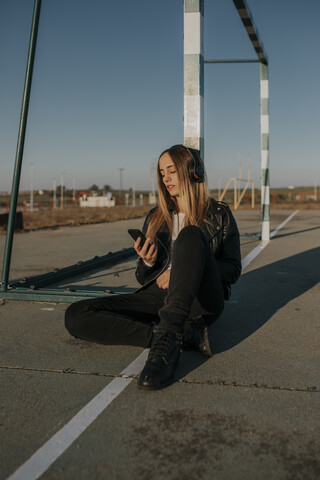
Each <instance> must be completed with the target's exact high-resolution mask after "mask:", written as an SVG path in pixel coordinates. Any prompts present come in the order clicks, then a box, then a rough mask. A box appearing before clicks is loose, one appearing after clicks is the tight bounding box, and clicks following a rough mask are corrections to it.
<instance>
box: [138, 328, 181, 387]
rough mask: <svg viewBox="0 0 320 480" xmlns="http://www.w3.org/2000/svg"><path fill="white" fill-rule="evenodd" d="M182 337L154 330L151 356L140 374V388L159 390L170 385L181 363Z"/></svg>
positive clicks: (173, 333)
mask: <svg viewBox="0 0 320 480" xmlns="http://www.w3.org/2000/svg"><path fill="white" fill-rule="evenodd" d="M180 345H181V335H180V334H178V333H175V332H163V331H159V330H157V329H155V330H154V333H153V338H152V342H151V346H150V351H149V356H148V359H147V361H146V364H145V366H144V368H143V370H142V372H141V374H140V377H139V380H138V387H139V388H145V389H148V390H158V389H160V388H163V387H166V386H167V385H169V383H170V381H171V379H172V377H173V375H174V371H175V369H176V366H177V364H178V361H179V355H180Z"/></svg>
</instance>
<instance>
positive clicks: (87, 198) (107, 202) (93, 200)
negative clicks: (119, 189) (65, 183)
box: [78, 192, 116, 207]
mask: <svg viewBox="0 0 320 480" xmlns="http://www.w3.org/2000/svg"><path fill="white" fill-rule="evenodd" d="M78 196H79V204H80V207H114V206H115V204H116V201H115V199H114V198H113V197H112V194H111V193H110V192H109V193H107V195H94V194H93V195H91V194H90V193H89V192H80V193H79V195H78Z"/></svg>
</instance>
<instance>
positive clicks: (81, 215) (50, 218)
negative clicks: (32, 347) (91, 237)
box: [0, 202, 320, 234]
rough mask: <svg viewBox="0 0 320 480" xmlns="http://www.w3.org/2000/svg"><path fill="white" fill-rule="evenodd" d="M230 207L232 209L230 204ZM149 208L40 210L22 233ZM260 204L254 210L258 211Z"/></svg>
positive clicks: (306, 206) (26, 218)
mask: <svg viewBox="0 0 320 480" xmlns="http://www.w3.org/2000/svg"><path fill="white" fill-rule="evenodd" d="M230 207H231V208H232V209H233V207H232V204H230ZM150 208H151V207H150V206H143V207H142V206H137V207H126V206H122V205H118V206H116V207H112V208H80V207H71V208H65V209H64V210H59V209H56V210H41V211H40V212H33V213H31V212H25V213H24V214H23V224H24V231H30V230H39V229H45V228H48V229H50V228H56V227H61V226H78V225H88V224H92V223H104V222H115V221H117V220H128V219H130V218H140V217H144V216H145V215H146V214H147V213H148V211H149V210H150ZM260 208H261V206H260V204H257V205H256V206H255V210H260ZM270 208H271V211H272V210H296V209H298V210H320V202H309V203H296V202H295V203H275V204H271V206H270ZM239 210H251V207H250V206H249V205H240V207H239ZM1 233H2V234H3V233H5V228H3V227H0V234H1Z"/></svg>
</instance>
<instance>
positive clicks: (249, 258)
mask: <svg viewBox="0 0 320 480" xmlns="http://www.w3.org/2000/svg"><path fill="white" fill-rule="evenodd" d="M298 212H299V210H295V211H294V212H293V213H291V215H289V217H288V218H286V219H285V220H284V221H283V222H282V223H280V225H279V226H278V227H277V228H276V229H275V230H272V232H271V233H270V239H271V238H272V237H274V236H275V235H276V234H277V233H278V232H279V230H281V228H283V227H284V226H285V224H286V223H288V222H289V221H290V220H291V218H293V217H294V216H295V215H296V214H297V213H298ZM268 243H269V240H268V241H265V240H264V241H262V242H261V243H259V245H257V246H256V248H254V249H253V250H252V251H251V252H250V253H249V254H248V255H247V256H246V257H244V259H243V260H242V262H241V265H242V271H243V270H244V269H245V268H247V266H248V265H249V263H251V262H252V260H254V259H255V258H256V257H257V256H258V255H259V253H261V252H262V250H263V249H264V247H266V246H267V245H268Z"/></svg>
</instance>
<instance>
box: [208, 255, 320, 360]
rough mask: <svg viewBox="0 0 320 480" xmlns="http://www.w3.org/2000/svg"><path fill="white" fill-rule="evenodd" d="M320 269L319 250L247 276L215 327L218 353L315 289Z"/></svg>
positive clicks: (267, 266) (245, 275)
mask: <svg viewBox="0 0 320 480" xmlns="http://www.w3.org/2000/svg"><path fill="white" fill-rule="evenodd" d="M318 265H320V247H318V248H313V249H311V250H308V251H306V252H303V253H299V254H297V255H293V256H291V257H288V258H285V259H283V260H279V261H277V262H274V263H271V264H269V265H266V266H264V267H261V268H258V269H256V270H253V271H251V272H248V273H244V274H243V275H242V277H241V278H240V280H239V282H238V283H237V285H235V287H234V288H233V294H232V296H231V298H230V302H226V307H225V311H224V313H223V314H222V316H221V317H220V318H219V319H218V320H217V322H216V323H215V324H214V325H213V333H214V336H215V338H216V341H215V352H216V353H221V352H224V351H225V350H229V349H230V348H232V347H234V346H235V345H237V344H238V343H240V342H242V341H243V340H245V339H246V338H247V337H249V336H250V335H252V334H253V333H254V332H255V331H256V330H258V329H259V328H260V327H262V325H264V324H265V323H266V322H267V321H268V320H269V319H270V318H271V317H272V316H273V315H274V314H275V313H276V312H277V311H278V310H279V309H281V308H283V307H284V306H285V305H286V304H287V303H288V302H290V301H291V300H293V299H294V298H297V297H299V296H300V295H302V294H303V293H305V292H307V291H308V290H309V289H311V288H312V287H314V286H315V285H316V284H317V283H318V282H319V280H320V276H319V269H318Z"/></svg>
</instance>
